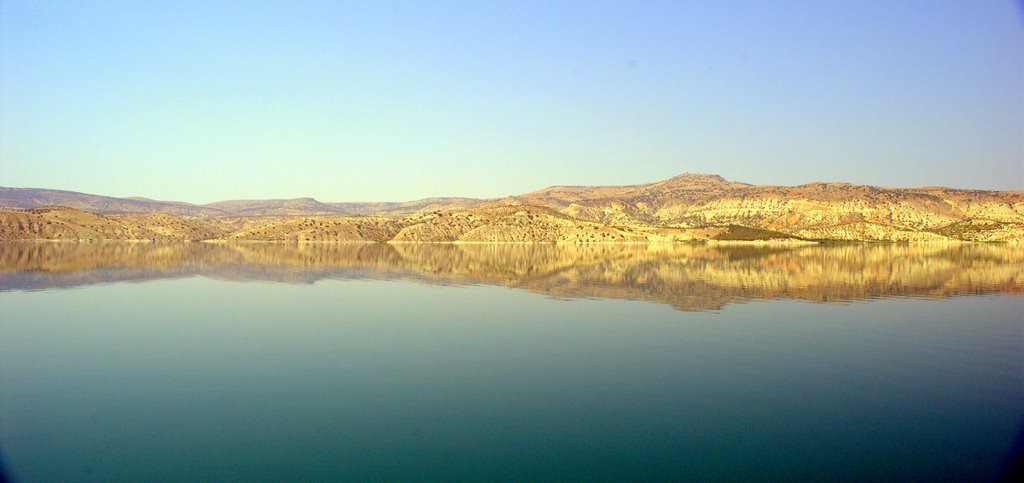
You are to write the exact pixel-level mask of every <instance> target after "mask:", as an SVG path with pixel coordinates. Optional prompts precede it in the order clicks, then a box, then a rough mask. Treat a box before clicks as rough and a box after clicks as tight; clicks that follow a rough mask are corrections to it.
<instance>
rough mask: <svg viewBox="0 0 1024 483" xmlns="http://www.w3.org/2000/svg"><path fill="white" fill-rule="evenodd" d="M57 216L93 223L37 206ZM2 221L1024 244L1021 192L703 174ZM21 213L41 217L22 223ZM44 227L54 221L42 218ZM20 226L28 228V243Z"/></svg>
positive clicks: (117, 206)
mask: <svg viewBox="0 0 1024 483" xmlns="http://www.w3.org/2000/svg"><path fill="white" fill-rule="evenodd" d="M54 206H60V207H67V208H71V209H73V210H80V211H83V212H88V213H91V214H92V215H89V216H94V217H99V218H96V219H93V218H89V216H86V215H84V214H83V215H81V216H79V215H74V214H73V213H70V212H67V211H66V210H65V211H62V210H53V209H52V208H48V207H54ZM0 209H13V210H15V211H8V212H5V213H9V215H4V216H3V220H4V221H3V223H2V224H0V239H37V238H38V239H106V237H111V238H112V239H121V238H123V237H130V238H132V239H163V238H170V239H189V240H192V239H229V240H277V241H282V240H292V241H392V240H394V241H399V240H402V241H499V242H530V241H555V242H558V241H561V242H576V243H588V242H604V241H683V240H693V239H719V240H723V239H724V240H760V239H770V238H774V239H791V240H793V239H796V240H880V241H900V240H904V241H943V240H966V241H1021V240H1022V239H1024V191H984V190H963V189H952V188H942V187H923V188H882V187H877V186H867V185H855V184H849V183H810V184H804V185H799V186H759V185H751V184H747V183H740V182H736V181H729V180H726V179H724V178H722V177H721V176H716V175H706V174H682V175H679V176H675V177H673V178H670V179H667V180H663V181H658V182H654V183H647V184H638V185H628V186H552V187H548V188H544V189H541V190H537V191H533V192H530V193H525V194H522V195H517V196H509V197H505V198H499V199H486V200H485V199H474V198H428V199H423V200H416V201H409V202H381V203H345V202H340V203H327V202H320V201H317V200H315V199H313V198H296V199H284V200H229V201H220V202H216V203H210V204H206V205H194V204H190V203H183V202H165V201H156V200H149V199H145V198H112V197H106V196H98V195H90V194H83V193H74V192H69V191H59V190H44V189H30V188H0ZM40 209H43V211H38V210H40ZM17 210H22V211H17ZM23 210H36V211H38V212H36V213H34V214H31V216H30V214H29V213H26V212H24V211H23ZM47 213H49V214H47ZM158 215H162V216H165V217H166V216H171V217H172V218H173V220H172V219H171V218H161V217H160V216H158ZM33 217H35V218H33ZM46 217H51V218H52V217H60V219H59V220H58V219H57V218H53V219H46V220H44V219H43V218H46ZM300 217H307V218H308V219H306V220H301V219H299V218H300ZM37 218H38V219H37ZM78 218H81V219H82V220H89V221H87V222H86V221H83V222H82V223H85V224H84V225H80V226H81V227H82V229H77V228H76V229H73V230H70V231H68V230H64V231H60V234H57V233H56V231H55V230H56V228H57V227H67V226H73V225H74V226H79V225H76V223H77V221H75V220H77V219H78ZM364 218H369V219H364ZM103 220H106V221H103ZM47 222H49V223H48V224H47ZM55 223H56V225H55ZM40 224H41V225H40ZM28 226H32V227H35V228H33V229H34V230H35V231H31V230H29V229H28V228H27V227H28ZM40 226H41V227H42V228H39V227H40ZM57 231H59V230H57ZM51 232H52V233H51Z"/></svg>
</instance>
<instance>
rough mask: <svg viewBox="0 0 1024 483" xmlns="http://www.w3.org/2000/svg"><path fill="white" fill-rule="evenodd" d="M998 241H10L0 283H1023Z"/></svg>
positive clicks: (706, 293) (709, 305)
mask: <svg viewBox="0 0 1024 483" xmlns="http://www.w3.org/2000/svg"><path fill="white" fill-rule="evenodd" d="M1018 248H1019V247H1015V246H1013V245H1007V244H913V245H907V244H849V245H810V246H788V247H787V246H774V247H764V246H716V245H685V244H624V245H614V244H605V245H598V244H594V245H571V244H538V243H531V244H424V243H410V244H398V243H396V244H382V243H362V244H359V243H354V244H341V243H339V244H275V243H219V244H211V243H166V244H165V243H5V244H3V245H0V290H5V291H10V290H29V289H41V288H53V287H65V286H68V287H70V286H78V285H87V284H95V283H108V282H117V281H124V280H149V279H159V278H174V277H191V276H197V275H200V276H205V277H210V278H214V279H226V280H267V281H274V282H282V283H314V282H316V281H318V280H324V279H362V278H371V279H400V280H407V281H414V282H419V283H427V284H446V285H451V284H488V285H500V286H507V287H513V288H518V289H524V290H528V291H531V292H535V293H539V294H543V295H546V296H552V297H559V298H569V299H571V298H581V297H598V298H622V299H635V300H647V301H652V302H657V303H663V304H669V305H671V306H673V307H676V308H678V309H681V310H715V309H720V308H722V307H724V306H726V305H728V304H730V303H738V302H744V301H748V300H753V299H774V298H784V299H797V300H806V301H812V302H845V301H853V300H864V299H870V298H877V297H897V296H898V297H906V296H910V297H949V296H956V295H966V294H999V293H1016V294H1020V293H1024V253H1022V252H1021V250H1019V249H1018Z"/></svg>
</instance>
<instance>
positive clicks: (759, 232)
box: [712, 225, 800, 241]
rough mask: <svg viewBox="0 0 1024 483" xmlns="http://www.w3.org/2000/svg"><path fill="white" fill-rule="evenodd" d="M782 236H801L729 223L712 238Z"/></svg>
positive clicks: (775, 238) (774, 237) (793, 237)
mask: <svg viewBox="0 0 1024 483" xmlns="http://www.w3.org/2000/svg"><path fill="white" fill-rule="evenodd" d="M781 238H788V239H800V238H799V237H795V236H793V235H789V234H786V233H782V232H780V231H774V230H765V229H763V228H753V227H749V226H743V225H729V226H728V227H727V229H726V230H725V231H723V232H722V233H719V234H717V235H715V236H713V237H712V239H715V240H742V241H755V240H777V239H781Z"/></svg>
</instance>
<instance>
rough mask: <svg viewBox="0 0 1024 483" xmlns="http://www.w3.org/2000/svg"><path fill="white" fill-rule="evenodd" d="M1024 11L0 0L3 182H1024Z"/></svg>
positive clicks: (953, 4) (171, 185)
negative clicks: (709, 178)
mask: <svg viewBox="0 0 1024 483" xmlns="http://www.w3.org/2000/svg"><path fill="white" fill-rule="evenodd" d="M1022 25H1024V23H1022V15H1021V12H1020V9H1019V5H1018V4H1017V3H1014V2H1013V1H1012V0H1006V1H995V0H960V1H932V0H925V1H898V0H897V1H893V0H886V1H820V0H815V1H806V2H802V1H788V2H773V1H765V0H759V1H751V2H743V1H708V2H696V1H683V0H676V1H668V2H653V1H651V2H646V1H645V2H631V1H617V2H594V1H587V2H551V1H541V2H525V1H509V2H491V1H466V2H452V3H449V2H426V1H417V2H400V1H399V2H395V1H368V2H343V1H324V2H306V1H282V2H259V1H252V0H248V1H245V2H216V1H209V0H203V1H196V2H191V1H141V0H132V1H123V2H122V1H97V2H91V1H36V0H24V1H20V0H0V185H3V186H19V187H41V188H57V189H68V190H75V191H84V192H90V193H96V194H106V195H112V196H133V195H141V196H147V197H151V198H157V199H169V200H182V201H191V202H210V201H216V200H221V199H232V198H236V199H237V198H292V197H300V196H313V197H316V198H317V199H320V200H324V201H378V200H408V199H415V198H422V197H427V196H442V195H447V196H473V197H493V196H503V195H509V194H517V193H522V192H526V191H532V190H534V189H538V188H541V187H544V186H548V185H553V184H632V183H642V182H650V181H657V180H660V179H664V178H668V177H670V176H674V175H676V174H679V173H683V172H697V173H715V174H721V175H723V176H725V177H726V178H729V179H734V180H738V181H745V182H749V183H755V184H786V185H792V184H801V183H806V182H812V181H848V182H854V183H865V184H875V185H883V186H923V185H947V186H954V187H964V188H984V189H1024V168H1022V153H1024V34H1022Z"/></svg>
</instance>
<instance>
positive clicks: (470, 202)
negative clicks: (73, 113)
mask: <svg viewBox="0 0 1024 483" xmlns="http://www.w3.org/2000/svg"><path fill="white" fill-rule="evenodd" d="M486 201H489V200H480V199H475V198H425V199H422V200H416V201H408V202H376V203H374V202H369V203H358V202H341V203H324V202H320V201H317V200H315V199H313V198H292V199H267V200H226V201H217V202H214V203H208V204H205V205H199V204H192V203H186V202H182V201H160V200H154V199H150V198H144V197H140V196H133V197H129V198H115V197H112V196H102V195H93V194H87V193H79V192H76V191H64V190H55V189H41V188H5V187H0V209H11V208H14V209H32V208H43V207H52V206H63V207H67V208H74V209H76V210H83V211H90V212H93V213H99V214H128V213H164V214H168V215H184V216H200V217H220V216H289V215H326V214H335V215H349V216H358V215H374V214H381V213H395V214H403V213H415V212H417V211H425V210H431V209H441V208H449V207H464V208H470V207H475V206H481V205H482V204H484V203H485V202H486Z"/></svg>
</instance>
